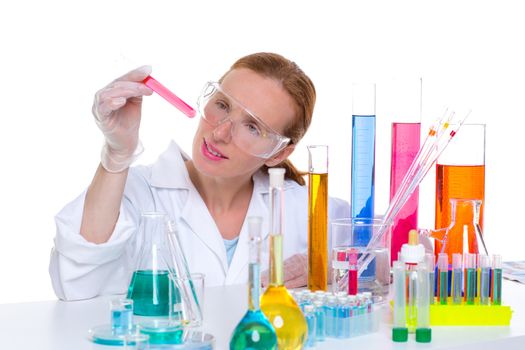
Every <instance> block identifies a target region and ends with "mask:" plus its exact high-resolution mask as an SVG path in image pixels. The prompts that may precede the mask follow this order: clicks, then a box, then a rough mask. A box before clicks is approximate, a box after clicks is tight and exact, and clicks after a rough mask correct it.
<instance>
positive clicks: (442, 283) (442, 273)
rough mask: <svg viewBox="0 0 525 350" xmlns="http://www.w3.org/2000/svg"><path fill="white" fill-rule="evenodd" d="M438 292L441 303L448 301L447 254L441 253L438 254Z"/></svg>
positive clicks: (444, 303)
mask: <svg viewBox="0 0 525 350" xmlns="http://www.w3.org/2000/svg"><path fill="white" fill-rule="evenodd" d="M438 273H439V294H438V301H439V303H440V304H441V305H447V302H448V255H447V254H446V253H441V254H439V256H438Z"/></svg>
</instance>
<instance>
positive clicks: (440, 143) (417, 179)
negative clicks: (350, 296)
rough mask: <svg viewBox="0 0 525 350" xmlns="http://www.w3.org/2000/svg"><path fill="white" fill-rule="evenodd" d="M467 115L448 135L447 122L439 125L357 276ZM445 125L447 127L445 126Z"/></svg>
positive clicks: (392, 205)
mask: <svg viewBox="0 0 525 350" xmlns="http://www.w3.org/2000/svg"><path fill="white" fill-rule="evenodd" d="M452 113H453V112H452ZM469 115H470V111H469V112H468V113H466V115H465V116H464V117H462V118H461V119H460V120H459V121H458V123H457V125H456V127H455V128H453V129H452V130H451V131H450V133H448V134H447V133H445V132H444V130H445V129H446V128H448V126H449V125H450V124H449V123H448V122H447V123H444V124H443V125H440V126H442V127H443V126H444V127H445V129H440V131H442V132H441V135H439V132H438V137H437V138H436V139H435V142H434V144H433V145H432V147H430V150H431V153H430V154H429V155H428V157H425V159H424V161H423V164H421V166H417V168H418V171H416V173H415V174H414V176H413V177H412V179H411V180H410V181H409V180H407V182H408V183H409V185H408V187H407V188H406V189H402V192H401V194H400V195H399V196H397V192H399V190H398V191H397V192H396V195H395V196H394V198H396V197H398V198H399V200H398V201H397V202H394V201H392V202H391V203H390V206H389V208H388V210H387V214H386V215H385V219H384V223H385V224H386V225H384V226H382V227H381V228H380V229H379V231H378V232H377V234H376V235H375V236H374V237H372V239H371V240H370V242H369V244H368V246H367V247H366V249H365V251H364V252H363V254H362V255H361V257H360V258H359V262H358V265H359V272H358V273H359V275H360V274H361V273H362V272H363V271H364V270H365V269H366V267H367V266H368V264H370V262H371V261H372V260H373V259H374V256H373V254H371V253H370V252H371V251H372V249H374V248H375V247H376V245H377V244H378V242H380V240H381V239H382V237H383V236H384V234H385V232H386V229H387V228H388V227H389V224H391V223H392V221H393V220H394V218H395V217H396V215H397V214H398V213H399V211H400V210H401V208H402V207H403V206H404V205H405V203H406V201H407V200H408V198H409V197H410V195H411V194H412V192H414V190H415V189H416V188H417V186H419V184H420V183H421V181H422V180H423V178H424V177H425V175H426V174H427V172H428V171H429V170H430V168H431V167H432V165H433V164H434V162H435V161H436V160H437V159H438V158H439V156H440V155H441V153H443V151H444V150H445V148H446V147H447V146H448V144H449V143H450V141H451V140H452V138H453V137H454V136H455V135H456V134H457V132H458V131H459V129H460V128H461V126H462V125H463V123H464V122H465V120H466V118H467V117H468V116H469ZM445 124H447V125H446V126H445ZM418 158H419V157H416V159H415V161H418V160H419V159H418ZM407 177H409V178H410V174H407V175H406V176H405V178H407ZM403 182H405V181H403Z"/></svg>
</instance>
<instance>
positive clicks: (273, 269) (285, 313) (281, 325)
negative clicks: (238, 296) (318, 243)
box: [261, 235, 308, 350]
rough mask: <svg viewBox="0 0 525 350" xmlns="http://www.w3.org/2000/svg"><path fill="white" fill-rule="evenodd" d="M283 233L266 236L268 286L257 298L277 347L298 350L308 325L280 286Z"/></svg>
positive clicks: (281, 280) (296, 306)
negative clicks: (275, 338) (273, 330)
mask: <svg viewBox="0 0 525 350" xmlns="http://www.w3.org/2000/svg"><path fill="white" fill-rule="evenodd" d="M282 247H283V236H282V235H270V259H271V261H270V286H269V287H268V288H267V289H266V291H265V292H264V294H263V296H262V298H261V310H262V311H263V313H264V314H265V315H266V317H267V318H268V320H269V321H270V323H271V324H272V326H273V327H274V329H275V332H276V333H277V347H278V349H279V350H300V349H302V348H303V344H304V343H305V341H306V336H307V333H308V328H307V324H306V320H305V318H304V316H303V313H302V311H301V309H300V308H299V306H298V305H297V303H296V302H295V300H294V299H293V298H292V296H291V295H290V293H288V290H287V289H286V287H285V286H284V285H283V259H282V252H283V250H282Z"/></svg>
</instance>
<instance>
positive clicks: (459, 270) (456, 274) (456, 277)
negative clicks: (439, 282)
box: [451, 253, 463, 305]
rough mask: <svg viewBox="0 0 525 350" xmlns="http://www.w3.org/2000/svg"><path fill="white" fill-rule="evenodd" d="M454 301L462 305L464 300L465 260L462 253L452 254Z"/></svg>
mask: <svg viewBox="0 0 525 350" xmlns="http://www.w3.org/2000/svg"><path fill="white" fill-rule="evenodd" d="M451 290H452V303H453V304H456V305H460V304H461V303H462V302H463V262H462V255H461V254H459V253H455V254H452V288H451Z"/></svg>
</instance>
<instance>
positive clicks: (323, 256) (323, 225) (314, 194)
mask: <svg viewBox="0 0 525 350" xmlns="http://www.w3.org/2000/svg"><path fill="white" fill-rule="evenodd" d="M327 288H328V174H313V173H310V174H309V183H308V289H310V290H311V291H316V290H323V291H326V290H327Z"/></svg>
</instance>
